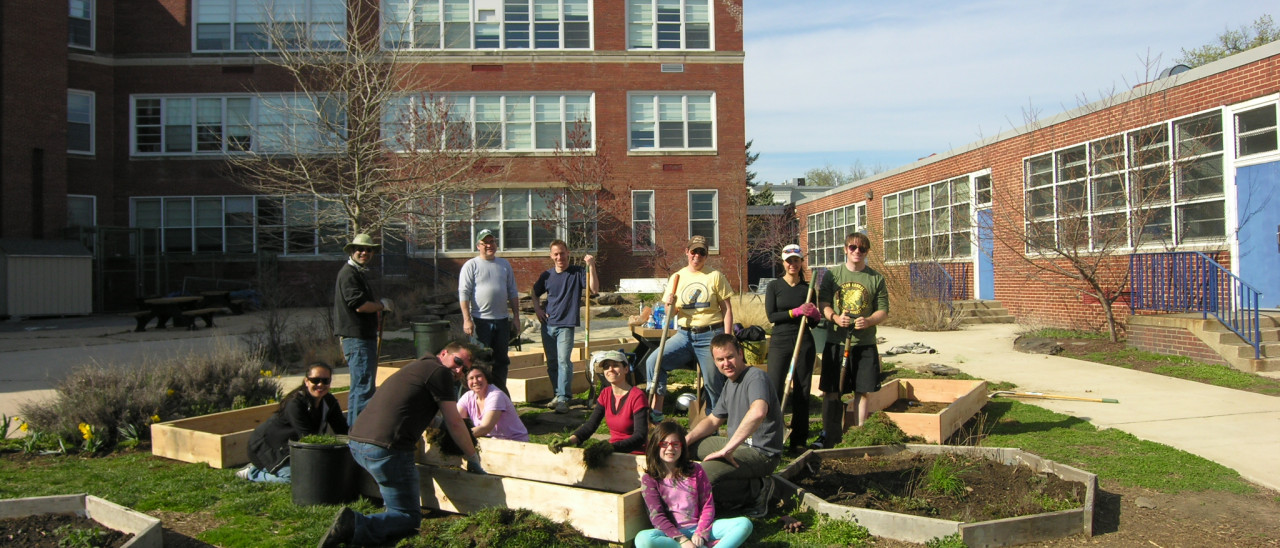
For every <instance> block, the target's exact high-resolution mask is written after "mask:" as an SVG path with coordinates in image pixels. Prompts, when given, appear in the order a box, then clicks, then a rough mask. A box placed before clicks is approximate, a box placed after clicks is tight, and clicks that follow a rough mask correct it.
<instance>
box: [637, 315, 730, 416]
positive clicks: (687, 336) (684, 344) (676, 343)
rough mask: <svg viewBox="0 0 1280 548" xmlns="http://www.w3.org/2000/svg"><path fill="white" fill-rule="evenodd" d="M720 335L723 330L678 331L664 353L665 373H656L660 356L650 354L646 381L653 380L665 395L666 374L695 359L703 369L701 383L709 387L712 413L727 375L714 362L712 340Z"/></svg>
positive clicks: (646, 364) (708, 399)
mask: <svg viewBox="0 0 1280 548" xmlns="http://www.w3.org/2000/svg"><path fill="white" fill-rule="evenodd" d="M721 333H724V330H723V329H712V330H711V331H705V332H702V333H694V332H692V331H689V330H687V329H677V330H676V334H675V335H674V336H672V337H669V338H668V339H667V345H666V347H665V348H663V350H662V371H657V372H656V373H655V372H654V367H655V366H656V365H657V363H658V353H657V352H654V353H652V354H649V359H648V361H647V362H646V363H645V371H646V372H647V376H646V377H645V378H646V379H652V380H653V382H656V383H657V384H658V389H657V393H658V394H660V395H666V393H667V371H671V370H673V369H678V368H681V367H684V366H686V365H689V364H691V363H693V362H694V361H695V360H696V361H697V362H698V365H699V366H700V367H701V368H702V384H703V386H705V387H706V391H707V402H708V403H709V404H710V407H708V408H707V410H708V411H710V410H711V409H712V408H714V407H715V406H716V401H719V399H720V389H722V388H724V380H725V379H724V375H721V374H720V370H718V369H716V364H715V361H714V360H713V359H711V339H714V338H715V337H716V335H719V334H721Z"/></svg>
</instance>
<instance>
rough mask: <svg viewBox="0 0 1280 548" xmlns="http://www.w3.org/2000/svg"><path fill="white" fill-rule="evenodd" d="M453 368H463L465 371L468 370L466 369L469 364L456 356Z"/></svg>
mask: <svg viewBox="0 0 1280 548" xmlns="http://www.w3.org/2000/svg"><path fill="white" fill-rule="evenodd" d="M453 366H454V367H461V368H463V369H466V367H467V362H464V361H462V358H459V357H457V356H454V357H453Z"/></svg>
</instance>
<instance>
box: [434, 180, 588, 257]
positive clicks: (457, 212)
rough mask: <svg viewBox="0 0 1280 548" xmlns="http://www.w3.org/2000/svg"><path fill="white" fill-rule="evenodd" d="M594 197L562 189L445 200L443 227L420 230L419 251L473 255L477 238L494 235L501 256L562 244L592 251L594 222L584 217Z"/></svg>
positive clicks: (482, 192)
mask: <svg viewBox="0 0 1280 548" xmlns="http://www.w3.org/2000/svg"><path fill="white" fill-rule="evenodd" d="M591 200H592V198H591V197H588V196H575V195H569V194H566V193H565V191H564V190H561V189H521V188H516V189H486V190H478V191H476V192H474V193H471V194H453V195H449V196H445V197H443V198H442V204H443V208H444V226H443V229H442V230H436V229H435V227H430V226H424V227H419V229H418V236H417V240H416V242H415V244H416V247H417V248H418V249H429V248H433V247H436V245H437V241H436V239H437V238H441V239H443V242H442V246H441V247H440V248H441V249H443V250H444V251H465V252H471V251H474V250H475V242H476V240H475V235H476V234H478V233H479V232H480V231H481V230H485V229H488V230H492V231H493V232H494V234H496V235H497V238H498V247H499V249H501V250H502V251H512V252H521V251H536V250H545V249H550V248H551V242H552V240H555V239H557V238H559V239H563V240H565V241H567V242H569V243H570V245H572V246H574V247H575V251H576V250H577V249H579V248H580V249H583V250H590V249H594V243H595V238H596V234H595V223H594V221H589V220H588V218H587V216H586V215H584V214H583V211H582V210H583V208H588V207H590V204H592V201H591Z"/></svg>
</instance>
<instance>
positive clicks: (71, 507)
mask: <svg viewBox="0 0 1280 548" xmlns="http://www.w3.org/2000/svg"><path fill="white" fill-rule="evenodd" d="M43 514H75V515H77V516H81V517H84V518H88V519H91V520H93V521H96V522H98V524H99V525H102V526H103V527H106V528H108V529H114V530H116V531H120V532H122V533H125V534H129V535H133V538H132V539H130V540H129V541H128V542H126V543H125V544H124V546H126V547H129V548H159V547H160V546H163V545H164V532H163V530H162V529H161V526H160V520H158V519H156V518H153V517H151V516H148V515H146V514H143V513H142V512H138V511H136V510H132V509H129V508H125V507H124V506H120V505H118V504H115V503H113V502H110V501H108V500H105V499H100V498H98V497H95V496H93V495H86V494H83V493H81V494H78V495H54V496H49V497H29V498H21V499H8V500H0V519H9V518H23V517H27V516H35V515H43Z"/></svg>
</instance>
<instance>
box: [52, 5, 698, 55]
mask: <svg viewBox="0 0 1280 548" xmlns="http://www.w3.org/2000/svg"><path fill="white" fill-rule="evenodd" d="M76 1H77V0H72V4H73V8H72V9H73V11H74V10H75V7H74V6H75V3H76ZM79 1H80V2H87V1H90V0H79ZM626 2H627V5H626V16H627V21H626V28H627V48H628V49H633V50H653V49H682V50H710V49H711V48H712V42H711V0H626ZM193 4H194V8H193V13H194V17H193V26H194V28H195V36H194V39H193V42H194V43H193V45H192V47H193V49H194V51H197V52H225V51H245V52H257V51H270V50H276V49H287V48H296V47H313V48H330V49H336V48H341V47H342V41H343V39H344V34H345V32H346V17H347V10H346V0H194V1H193ZM380 7H381V14H382V44H383V47H385V48H387V49H403V50H485V49H516V50H522V49H581V50H590V49H591V48H592V40H591V35H592V19H593V11H592V7H593V6H592V4H591V2H589V1H588V0H382V2H381V6H380ZM90 13H91V10H90ZM89 17H90V18H91V17H92V16H91V15H90V16H89ZM88 24H89V25H90V26H91V25H92V20H91V19H90V21H89V23H88ZM74 29H75V27H74V26H73V33H72V35H73V37H74V36H75V32H74ZM74 43H75V42H74V41H73V44H74Z"/></svg>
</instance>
